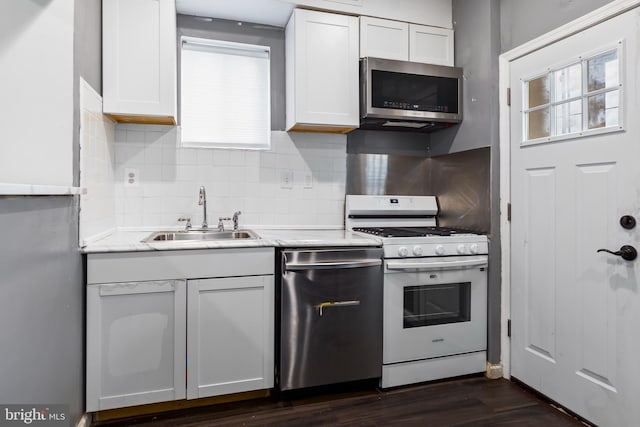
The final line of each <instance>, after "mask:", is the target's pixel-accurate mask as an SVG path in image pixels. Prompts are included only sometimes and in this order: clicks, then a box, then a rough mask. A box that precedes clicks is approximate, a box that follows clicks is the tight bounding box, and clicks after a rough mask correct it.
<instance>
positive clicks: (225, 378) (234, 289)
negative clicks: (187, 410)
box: [187, 276, 274, 399]
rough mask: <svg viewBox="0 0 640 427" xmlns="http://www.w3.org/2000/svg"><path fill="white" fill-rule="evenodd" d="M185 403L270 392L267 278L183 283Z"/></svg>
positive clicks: (270, 285)
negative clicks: (233, 394) (185, 351)
mask: <svg viewBox="0 0 640 427" xmlns="http://www.w3.org/2000/svg"><path fill="white" fill-rule="evenodd" d="M187 298H188V299H187V306H188V314H187V360H188V362H187V399H197V398H200V397H208V396H219V395H223V394H229V393H240V392H244V391H251V390H261V389H268V388H271V387H273V367H274V290H273V276H246V277H225V278H220V279H200V280H189V282H188V291H187Z"/></svg>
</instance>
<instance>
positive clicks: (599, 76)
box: [587, 50, 619, 92]
mask: <svg viewBox="0 0 640 427" xmlns="http://www.w3.org/2000/svg"><path fill="white" fill-rule="evenodd" d="M587 74H588V78H587V89H588V91H589V92H593V91H596V90H599V89H605V88H610V87H614V86H618V84H619V78H618V75H619V72H618V51H616V50H614V51H611V52H607V53H603V54H602V55H598V56H596V57H595V58H592V59H590V60H589V61H588V62H587Z"/></svg>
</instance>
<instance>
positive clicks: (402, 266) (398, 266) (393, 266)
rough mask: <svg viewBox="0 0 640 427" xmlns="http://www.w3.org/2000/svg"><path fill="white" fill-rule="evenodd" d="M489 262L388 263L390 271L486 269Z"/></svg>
mask: <svg viewBox="0 0 640 427" xmlns="http://www.w3.org/2000/svg"><path fill="white" fill-rule="evenodd" d="M486 266H487V260H484V259H483V260H462V261H438V262H388V263H387V269H389V270H427V271H428V270H434V269H455V268H470V267H486Z"/></svg>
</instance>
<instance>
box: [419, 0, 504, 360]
mask: <svg viewBox="0 0 640 427" xmlns="http://www.w3.org/2000/svg"><path fill="white" fill-rule="evenodd" d="M453 22H454V30H455V65H456V66H458V67H462V69H463V71H464V79H465V80H464V105H463V108H464V110H463V121H462V123H461V124H460V125H459V126H457V127H453V128H451V129H448V130H444V131H442V132H437V133H433V134H432V136H431V155H434V156H436V155H442V154H446V153H458V152H462V151H466V150H471V149H476V148H480V147H490V177H491V179H490V188H489V189H487V190H488V191H487V192H486V193H485V194H487V196H488V197H489V198H490V201H489V205H490V206H491V221H490V224H491V226H490V230H489V233H488V234H489V287H488V310H489V318H488V359H489V361H490V362H491V363H498V362H499V361H500V298H501V296H500V295H501V291H500V288H501V281H500V270H501V263H500V257H501V253H500V216H499V212H500V187H499V184H500V151H499V143H500V139H499V138H500V134H499V133H500V128H499V118H500V111H499V104H498V55H499V53H500V32H499V29H500V1H499V0H453Z"/></svg>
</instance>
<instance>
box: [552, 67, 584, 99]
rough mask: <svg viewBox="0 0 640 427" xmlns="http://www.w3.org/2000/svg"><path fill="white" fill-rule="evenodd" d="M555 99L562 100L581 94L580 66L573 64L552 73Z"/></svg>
mask: <svg viewBox="0 0 640 427" xmlns="http://www.w3.org/2000/svg"><path fill="white" fill-rule="evenodd" d="M553 79H554V88H555V97H554V98H555V99H554V100H555V101H564V100H565V99H569V98H576V97H578V96H580V95H582V66H581V65H580V64H573V65H571V66H569V67H566V68H562V69H560V70H558V71H555V72H554V73H553Z"/></svg>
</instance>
